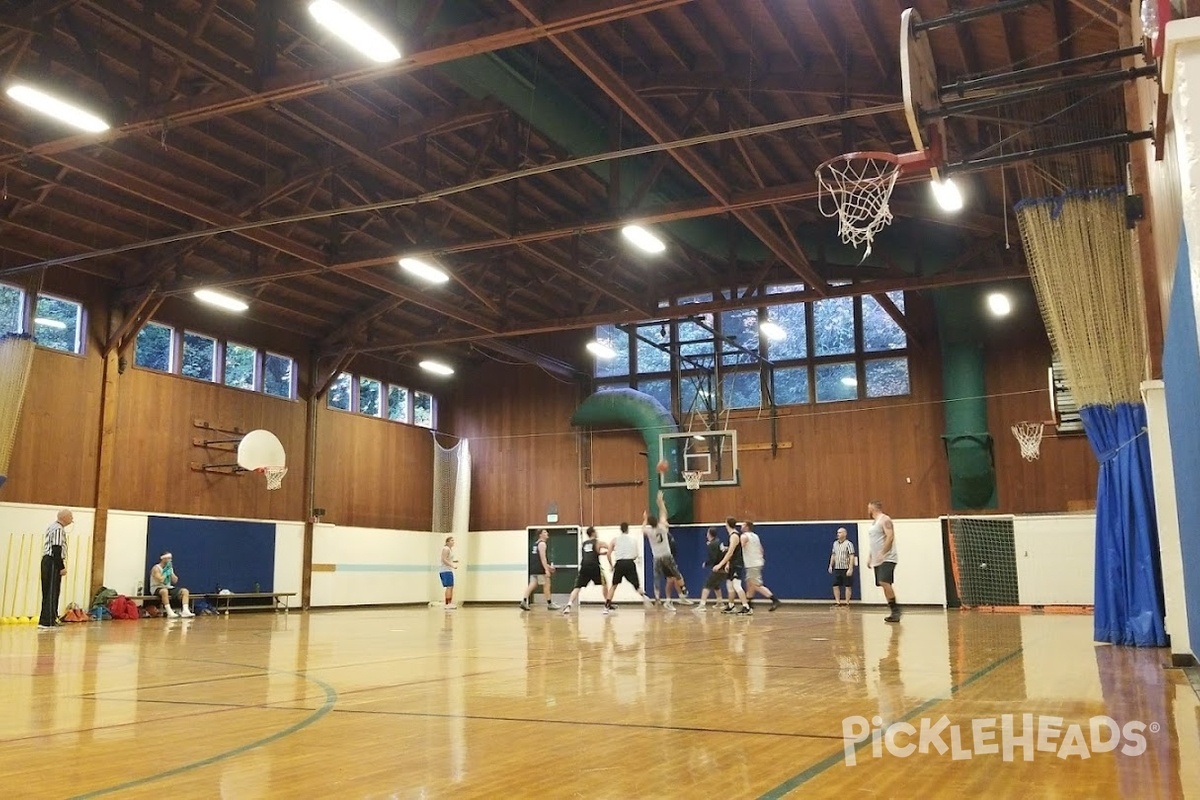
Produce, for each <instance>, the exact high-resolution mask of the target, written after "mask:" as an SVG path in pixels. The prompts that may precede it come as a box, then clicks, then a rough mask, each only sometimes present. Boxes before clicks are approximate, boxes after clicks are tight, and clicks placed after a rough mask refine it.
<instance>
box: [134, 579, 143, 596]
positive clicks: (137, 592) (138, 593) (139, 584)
mask: <svg viewBox="0 0 1200 800" xmlns="http://www.w3.org/2000/svg"><path fill="white" fill-rule="evenodd" d="M142 588H143V587H142V582H141V581H138V582H137V589H136V590H135V591H134V593H133V594H134V597H141V596H142Z"/></svg>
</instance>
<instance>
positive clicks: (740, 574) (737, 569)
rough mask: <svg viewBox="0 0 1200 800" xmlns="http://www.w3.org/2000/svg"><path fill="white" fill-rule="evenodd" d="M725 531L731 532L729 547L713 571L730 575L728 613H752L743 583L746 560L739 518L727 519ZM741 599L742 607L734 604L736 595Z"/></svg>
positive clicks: (726, 610)
mask: <svg viewBox="0 0 1200 800" xmlns="http://www.w3.org/2000/svg"><path fill="white" fill-rule="evenodd" d="M725 532H726V533H728V534H729V547H728V549H726V551H725V555H724V556H722V557H721V562H720V563H719V564H717V565H716V566H715V567H713V570H712V571H713V572H726V573H728V575H729V603H728V604H727V605H726V606H725V611H724V613H726V614H750V613H752V612H751V611H750V600H749V599H748V598H747V597H746V591H745V589H743V588H742V583H743V582H744V581H745V580H746V562H745V557H744V554H743V553H742V535H741V534H740V533H738V529H737V520H736V519H734V518H733V517H727V518H726V519H725ZM735 595H736V596H737V599H738V600H740V601H741V603H742V605H741V607H740V608H738V607H735V606H734V604H733V598H734V596H735Z"/></svg>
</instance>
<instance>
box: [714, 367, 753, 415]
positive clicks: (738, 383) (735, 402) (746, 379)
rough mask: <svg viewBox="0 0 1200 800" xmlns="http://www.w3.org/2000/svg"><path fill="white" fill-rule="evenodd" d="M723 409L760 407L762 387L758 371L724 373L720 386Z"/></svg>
mask: <svg viewBox="0 0 1200 800" xmlns="http://www.w3.org/2000/svg"><path fill="white" fill-rule="evenodd" d="M721 398H722V402H723V403H724V404H725V408H758V407H759V406H761V405H762V387H761V386H760V385H759V380H758V370H753V371H745V372H726V373H725V377H724V379H723V381H722V386H721Z"/></svg>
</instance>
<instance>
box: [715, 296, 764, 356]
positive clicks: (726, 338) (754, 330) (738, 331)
mask: <svg viewBox="0 0 1200 800" xmlns="http://www.w3.org/2000/svg"><path fill="white" fill-rule="evenodd" d="M721 342H722V345H721V346H722V348H723V350H724V353H725V357H724V359H723V360H724V363H725V364H736V363H738V360H739V359H741V358H747V356H746V355H745V354H744V353H742V352H741V350H739V349H737V348H736V347H731V346H730V344H729V343H733V344H737V345H740V346H741V347H744V348H745V349H747V350H752V351H756V352H757V350H758V309H756V308H742V309H738V310H737V311H723V312H721Z"/></svg>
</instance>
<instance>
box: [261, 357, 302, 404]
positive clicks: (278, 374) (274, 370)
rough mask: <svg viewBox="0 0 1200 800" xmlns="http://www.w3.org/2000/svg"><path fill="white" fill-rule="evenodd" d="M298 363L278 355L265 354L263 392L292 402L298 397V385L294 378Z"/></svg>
mask: <svg viewBox="0 0 1200 800" xmlns="http://www.w3.org/2000/svg"><path fill="white" fill-rule="evenodd" d="M295 368H296V362H295V361H293V360H292V359H290V358H288V357H287V356H281V355H278V354H276V353H264V354H263V383H262V388H263V391H264V392H266V393H267V394H269V395H273V396H275V397H282V398H284V399H285V400H291V399H292V398H293V397H295V396H296V384H295V381H294V379H293V377H292V375H293V373H294V371H295Z"/></svg>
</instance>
